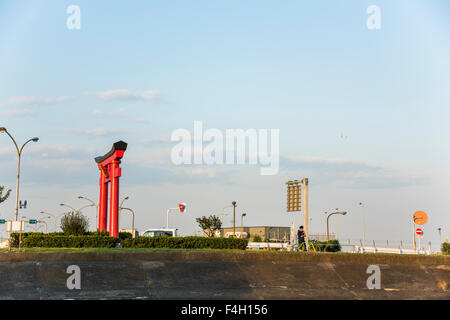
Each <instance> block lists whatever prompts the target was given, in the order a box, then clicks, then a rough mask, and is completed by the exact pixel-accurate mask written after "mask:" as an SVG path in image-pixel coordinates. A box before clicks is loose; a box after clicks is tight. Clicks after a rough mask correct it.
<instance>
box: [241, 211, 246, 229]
mask: <svg viewBox="0 0 450 320" xmlns="http://www.w3.org/2000/svg"><path fill="white" fill-rule="evenodd" d="M246 215H247V214H246V213H243V214H241V227H243V226H244V217H245V216H246Z"/></svg>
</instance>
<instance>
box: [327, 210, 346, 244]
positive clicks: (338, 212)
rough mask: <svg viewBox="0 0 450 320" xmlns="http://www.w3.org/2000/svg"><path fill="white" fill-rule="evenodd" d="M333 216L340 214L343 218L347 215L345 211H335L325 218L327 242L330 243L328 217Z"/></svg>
mask: <svg viewBox="0 0 450 320" xmlns="http://www.w3.org/2000/svg"><path fill="white" fill-rule="evenodd" d="M333 214H342V215H343V216H345V215H346V214H347V211H336V212H332V213H330V214H329V215H328V216H327V242H328V241H330V237H329V233H328V219H330V217H331V216H332V215H333Z"/></svg>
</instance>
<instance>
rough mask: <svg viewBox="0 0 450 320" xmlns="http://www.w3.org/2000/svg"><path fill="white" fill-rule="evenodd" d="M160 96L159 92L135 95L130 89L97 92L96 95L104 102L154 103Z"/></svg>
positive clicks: (144, 92) (141, 92) (137, 93)
mask: <svg viewBox="0 0 450 320" xmlns="http://www.w3.org/2000/svg"><path fill="white" fill-rule="evenodd" d="M158 94H159V91H157V90H146V91H137V92H136V93H133V92H131V91H130V90H128V89H117V90H106V91H101V92H97V93H96V94H95V95H96V96H97V97H98V98H99V99H100V100H102V101H117V100H119V101H144V102H153V101H154V100H155V99H156V97H157V95H158Z"/></svg>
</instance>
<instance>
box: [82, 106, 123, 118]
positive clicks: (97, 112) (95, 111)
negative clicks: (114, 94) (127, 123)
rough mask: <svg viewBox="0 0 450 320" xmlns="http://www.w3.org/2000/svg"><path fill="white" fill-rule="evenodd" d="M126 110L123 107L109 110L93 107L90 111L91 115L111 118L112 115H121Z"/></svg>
mask: <svg viewBox="0 0 450 320" xmlns="http://www.w3.org/2000/svg"><path fill="white" fill-rule="evenodd" d="M126 111H127V110H126V109H125V108H119V109H117V110H114V111H110V112H104V111H102V110H100V109H93V110H92V111H91V115H93V116H96V117H98V116H106V117H111V118H113V117H121V116H123V115H124V114H125V112H126Z"/></svg>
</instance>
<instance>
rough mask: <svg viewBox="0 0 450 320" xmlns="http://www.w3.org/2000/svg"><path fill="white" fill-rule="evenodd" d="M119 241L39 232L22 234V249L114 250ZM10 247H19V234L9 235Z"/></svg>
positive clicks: (89, 236) (112, 238) (92, 236)
mask: <svg viewBox="0 0 450 320" xmlns="http://www.w3.org/2000/svg"><path fill="white" fill-rule="evenodd" d="M119 241H120V239H118V238H114V237H107V236H100V235H82V236H66V235H64V234H62V233H61V232H58V233H53V234H43V233H41V232H27V233H22V244H21V246H22V247H24V248H33V247H46V248H114V247H116V246H117V244H118V243H119ZM11 246H12V247H18V246H19V234H18V233H12V234H11Z"/></svg>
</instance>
